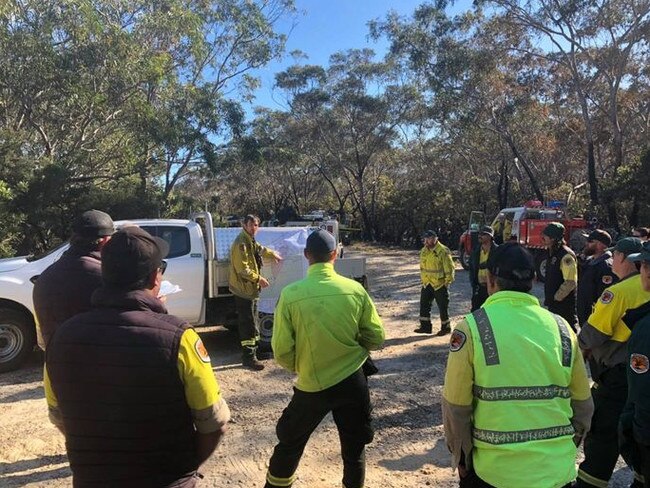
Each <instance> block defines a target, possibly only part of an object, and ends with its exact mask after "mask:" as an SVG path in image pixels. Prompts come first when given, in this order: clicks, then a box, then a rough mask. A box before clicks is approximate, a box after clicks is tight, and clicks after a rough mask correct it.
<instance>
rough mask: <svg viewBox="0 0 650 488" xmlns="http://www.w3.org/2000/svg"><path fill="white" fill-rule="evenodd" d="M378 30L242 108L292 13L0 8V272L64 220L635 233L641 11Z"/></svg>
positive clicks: (173, 7) (156, 7)
mask: <svg viewBox="0 0 650 488" xmlns="http://www.w3.org/2000/svg"><path fill="white" fill-rule="evenodd" d="M448 7H449V5H448V2H447V1H445V0H437V1H432V2H428V3H423V4H422V5H420V6H419V7H418V8H416V9H415V10H414V11H413V13H412V14H411V15H408V16H400V15H397V14H396V13H394V12H388V13H387V14H386V16H385V17H384V18H381V19H375V20H374V21H372V22H370V23H369V36H370V37H371V38H373V39H379V38H384V39H387V40H388V42H389V46H390V48H389V50H388V52H387V53H386V54H385V56H377V55H376V54H375V53H374V52H373V51H372V50H370V49H367V48H364V49H352V48H351V49H349V50H346V51H343V52H335V53H332V55H331V57H330V61H329V63H328V64H327V65H326V66H319V65H313V64H309V62H308V60H305V59H304V56H302V55H301V53H292V54H293V59H294V61H295V63H294V64H293V65H291V66H289V67H287V68H286V69H285V70H284V71H282V72H280V73H277V74H276V76H275V87H274V89H275V91H276V93H277V94H278V95H279V96H281V97H282V98H283V99H284V101H285V102H286V104H285V108H284V109H283V110H272V109H269V108H262V107H260V108H258V109H257V110H256V111H255V112H254V114H252V115H247V114H246V111H245V110H244V108H243V104H244V103H248V102H250V101H251V100H252V96H253V92H254V89H255V88H256V87H257V86H258V83H259V82H258V80H256V79H255V78H254V77H253V76H252V74H253V72H254V70H255V69H256V68H259V67H262V66H264V65H265V64H266V63H268V62H269V61H270V60H271V59H274V58H278V57H279V56H281V55H282V54H283V50H284V45H285V40H286V39H285V35H284V34H282V33H281V32H279V31H278V28H277V25H278V22H279V21H280V20H282V19H286V18H291V17H292V16H293V15H295V10H294V6H293V3H292V2H291V1H290V0H266V1H254V0H247V1H245V0H225V1H216V0H189V1H188V0H160V1H154V2H151V1H147V2H145V1H133V0H131V1H129V2H126V1H124V0H66V1H65V2H40V1H35V0H20V1H19V0H12V1H9V2H5V3H3V6H2V7H0V222H2V224H1V225H2V232H0V255H10V254H13V253H16V252H20V253H26V252H37V251H40V250H44V249H46V248H48V247H51V246H52V245H53V244H54V243H56V242H58V241H60V240H61V239H63V238H65V237H66V235H67V233H68V232H69V225H70V220H71V216H73V215H74V214H76V213H78V212H80V211H83V210H85V209H87V208H92V207H95V208H102V209H103V210H106V211H108V212H109V213H111V214H112V215H113V216H114V217H115V218H135V217H157V216H163V217H185V216H187V214H189V212H190V211H192V210H196V209H199V208H200V209H203V208H209V209H210V210H211V211H213V212H214V213H215V214H218V215H228V214H240V215H241V214H244V213H248V212H254V213H258V214H260V215H261V216H262V217H263V218H273V217H274V218H277V217H279V216H283V215H291V214H296V213H298V214H300V213H307V212H308V211H309V210H311V209H315V208H324V209H329V210H331V211H332V212H335V213H337V214H338V215H339V217H340V218H341V220H342V221H344V222H345V223H348V224H349V225H351V226H353V227H358V228H360V229H361V234H360V235H362V236H363V237H364V238H365V239H374V240H379V241H384V242H392V243H403V244H404V243H405V244H410V243H413V242H415V241H416V240H417V236H418V235H419V233H420V232H421V231H422V230H423V229H425V228H432V227H433V228H436V229H437V230H438V231H439V232H441V235H443V236H444V237H443V239H446V240H447V241H448V242H447V243H448V244H451V245H452V246H453V245H455V240H456V238H457V233H458V232H460V231H462V228H463V226H464V225H465V223H466V220H467V217H468V215H469V212H470V211H471V210H482V211H485V212H486V213H487V214H488V216H492V215H494V214H495V213H496V212H497V211H498V210H499V209H500V208H503V207H505V206H515V205H518V204H521V203H522V202H523V201H525V200H530V199H532V198H536V199H539V200H555V199H559V200H562V201H564V202H565V203H566V204H567V208H568V212H569V213H570V214H572V215H576V216H577V215H586V216H589V217H597V218H599V219H600V220H601V221H602V222H605V223H607V224H608V225H609V226H611V227H614V228H616V229H619V230H622V231H625V230H626V229H628V228H629V227H630V226H636V225H648V223H650V201H649V200H648V199H647V197H646V188H647V186H646V184H647V181H648V176H647V175H648V174H649V171H648V161H649V160H650V150H649V148H648V142H647V141H648V131H649V129H650V102H649V100H650V90H649V88H650V67H649V66H650V63H649V62H648V61H649V59H648V56H649V53H650V49H649V46H648V40H649V39H650V2H649V1H648V0H600V1H598V2H593V1H576V2H569V3H564V4H563V3H561V2H560V3H558V2H550V1H546V0H536V1H518V0H481V1H478V2H475V3H474V5H473V6H472V7H471V8H470V9H468V10H466V11H462V12H459V13H456V14H453V15H452V14H450V13H449V12H450V9H449V8H448Z"/></svg>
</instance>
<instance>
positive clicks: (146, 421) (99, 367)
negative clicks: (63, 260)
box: [44, 226, 230, 488]
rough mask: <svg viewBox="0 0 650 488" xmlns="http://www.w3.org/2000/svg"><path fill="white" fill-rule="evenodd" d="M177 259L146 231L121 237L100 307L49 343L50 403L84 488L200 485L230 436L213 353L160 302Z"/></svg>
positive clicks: (114, 244)
mask: <svg viewBox="0 0 650 488" xmlns="http://www.w3.org/2000/svg"><path fill="white" fill-rule="evenodd" d="M168 252H169V246H168V245H167V243H166V242H165V241H164V240H162V239H160V238H158V237H153V236H151V235H149V234H148V233H147V232H146V231H144V230H142V229H140V228H139V227H137V226H131V227H127V228H124V229H122V230H120V231H119V232H117V233H115V234H114V235H113V238H112V239H111V240H110V241H109V242H108V243H107V244H106V245H105V246H104V247H103V248H102V280H103V286H102V287H100V288H99V289H98V290H97V291H96V292H95V293H94V295H93V299H92V309H91V310H90V311H88V312H85V313H82V314H79V315H76V316H74V317H73V318H71V319H69V320H67V321H66V322H64V323H63V324H61V326H60V327H58V328H57V329H56V331H55V332H54V335H53V336H52V338H51V340H50V342H49V344H48V348H47V349H46V352H45V368H44V384H45V396H46V399H47V404H48V409H49V416H50V420H51V421H52V423H53V424H54V425H55V426H57V427H58V428H59V430H60V431H61V432H62V433H63V434H64V435H65V438H66V450H67V454H68V459H69V461H70V468H71V470H72V477H73V483H72V484H73V485H74V486H78V487H83V486H99V485H101V486H174V487H177V488H190V487H193V486H195V483H196V480H197V478H198V477H200V475H199V474H198V469H199V467H200V465H201V464H202V463H203V462H205V461H206V460H207V459H208V458H209V457H210V456H211V455H212V453H213V452H214V450H215V449H216V447H217V445H218V443H219V441H220V440H221V438H222V437H223V435H224V432H225V428H226V423H227V422H228V420H229V418H230V411H229V409H228V405H227V404H226V402H225V400H224V399H223V397H222V395H221V391H220V389H219V385H218V383H217V380H216V378H215V376H214V373H213V372H212V366H211V364H210V356H209V355H208V352H207V350H206V349H205V347H204V345H203V342H202V341H201V339H200V338H199V336H198V335H197V334H196V332H195V331H194V330H193V329H192V328H190V326H189V325H188V324H187V322H185V321H183V320H181V319H179V318H177V317H174V316H172V315H169V314H168V313H167V310H166V308H165V306H164V304H163V303H162V302H161V301H160V300H159V299H158V298H157V297H158V293H159V291H160V284H161V282H162V275H163V273H164V271H165V268H166V262H165V261H164V260H163V258H164V257H165V256H166V255H167V253H168ZM98 460H100V461H101V462H98Z"/></svg>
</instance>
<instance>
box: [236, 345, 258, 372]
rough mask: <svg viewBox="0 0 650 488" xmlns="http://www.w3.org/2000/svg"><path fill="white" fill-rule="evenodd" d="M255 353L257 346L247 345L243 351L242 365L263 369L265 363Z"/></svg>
mask: <svg viewBox="0 0 650 488" xmlns="http://www.w3.org/2000/svg"><path fill="white" fill-rule="evenodd" d="M255 353H256V348H255V347H245V348H244V350H243V351H242V360H241V363H242V366H244V368H248V369H252V370H253V371H262V370H263V369H264V365H263V364H262V363H260V362H259V361H258V360H257V357H256V356H255Z"/></svg>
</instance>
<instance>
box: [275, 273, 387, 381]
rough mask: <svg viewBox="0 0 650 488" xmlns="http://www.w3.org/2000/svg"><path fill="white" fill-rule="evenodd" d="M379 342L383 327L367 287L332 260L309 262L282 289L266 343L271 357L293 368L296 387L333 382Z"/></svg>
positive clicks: (351, 370) (355, 366)
mask: <svg viewBox="0 0 650 488" xmlns="http://www.w3.org/2000/svg"><path fill="white" fill-rule="evenodd" d="M383 342H384V328H383V326H382V323H381V319H380V318H379V315H378V314H377V310H376V309H375V305H374V304H373V303H372V300H371V299H370V297H369V296H368V292H366V290H365V289H364V288H363V286H361V284H359V283H357V282H356V281H354V280H351V279H348V278H345V277H343V276H340V275H339V274H337V273H336V271H334V266H333V265H332V264H330V263H317V264H312V265H311V266H310V267H309V269H308V270H307V277H306V278H304V279H302V280H300V281H297V282H295V283H292V284H290V285H288V286H286V287H285V288H284V289H283V290H282V294H281V295H280V300H279V301H278V305H277V306H276V308H275V315H274V317H273V339H272V341H271V345H272V346H273V354H274V356H275V360H276V362H277V363H278V364H279V365H280V366H282V367H284V368H286V369H288V370H289V371H295V372H296V373H298V380H297V381H296V388H298V389H299V390H302V391H307V392H315V391H322V390H324V389H326V388H329V387H330V386H334V385H335V384H337V383H339V382H341V381H342V380H344V379H345V378H347V377H348V376H350V375H351V374H352V373H354V372H355V371H356V370H358V369H359V368H360V367H361V366H362V365H363V363H364V362H365V361H366V359H367V358H368V351H370V350H373V349H378V348H379V347H380V346H381V345H382V344H383Z"/></svg>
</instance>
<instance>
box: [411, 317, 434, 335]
mask: <svg viewBox="0 0 650 488" xmlns="http://www.w3.org/2000/svg"><path fill="white" fill-rule="evenodd" d="M413 332H415V333H416V334H431V322H429V321H424V320H420V327H418V328H417V329H415V330H414V331H413Z"/></svg>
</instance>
